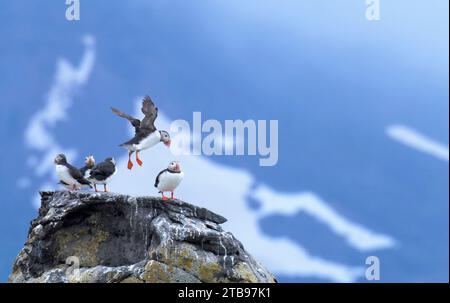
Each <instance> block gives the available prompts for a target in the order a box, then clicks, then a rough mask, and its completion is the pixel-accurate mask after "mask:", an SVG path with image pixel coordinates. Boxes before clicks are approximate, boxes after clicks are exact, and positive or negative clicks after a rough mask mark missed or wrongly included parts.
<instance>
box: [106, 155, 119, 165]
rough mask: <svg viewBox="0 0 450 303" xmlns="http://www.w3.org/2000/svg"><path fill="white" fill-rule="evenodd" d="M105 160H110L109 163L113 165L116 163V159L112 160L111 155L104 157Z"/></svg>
mask: <svg viewBox="0 0 450 303" xmlns="http://www.w3.org/2000/svg"><path fill="white" fill-rule="evenodd" d="M105 162H110V163H112V164H113V165H114V166H115V165H116V160H114V158H113V157H108V158H106V159H105Z"/></svg>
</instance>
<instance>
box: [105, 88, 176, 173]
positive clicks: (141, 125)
mask: <svg viewBox="0 0 450 303" xmlns="http://www.w3.org/2000/svg"><path fill="white" fill-rule="evenodd" d="M111 110H112V111H113V113H115V114H116V115H118V116H119V117H122V118H125V119H127V120H128V121H130V123H131V125H133V127H134V130H135V134H134V137H133V138H132V139H131V140H129V141H127V142H125V143H122V144H120V145H119V146H121V147H124V148H126V149H127V150H128V165H127V167H128V169H132V168H133V162H132V161H131V155H132V154H133V153H134V152H136V162H137V164H139V166H142V160H141V159H140V158H139V152H140V151H142V150H144V149H148V148H151V147H153V146H155V145H156V144H158V143H159V142H163V143H164V145H166V146H167V147H170V142H171V140H170V135H169V133H168V132H167V131H164V130H157V129H156V127H155V120H156V118H157V117H158V108H157V107H155V104H154V103H153V101H152V99H151V98H150V97H149V96H145V97H144V99H143V101H142V108H141V111H142V113H143V114H144V115H145V117H144V119H142V121H141V120H139V119H136V118H134V117H132V116H130V115H128V114H125V113H123V112H121V111H120V110H118V109H116V108H114V107H111Z"/></svg>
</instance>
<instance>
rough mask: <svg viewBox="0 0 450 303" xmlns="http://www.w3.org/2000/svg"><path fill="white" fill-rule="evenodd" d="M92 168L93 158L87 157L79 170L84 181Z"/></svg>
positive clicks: (93, 164)
mask: <svg viewBox="0 0 450 303" xmlns="http://www.w3.org/2000/svg"><path fill="white" fill-rule="evenodd" d="M94 166H95V159H94V156H87V157H86V159H85V160H84V166H83V167H82V168H80V172H81V174H82V175H83V177H84V178H85V179H87V178H88V177H89V173H90V172H91V169H92V168H93V167H94Z"/></svg>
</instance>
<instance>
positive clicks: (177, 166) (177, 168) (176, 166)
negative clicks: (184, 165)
mask: <svg viewBox="0 0 450 303" xmlns="http://www.w3.org/2000/svg"><path fill="white" fill-rule="evenodd" d="M175 169H176V170H177V171H181V169H180V163H177V164H176V165H175Z"/></svg>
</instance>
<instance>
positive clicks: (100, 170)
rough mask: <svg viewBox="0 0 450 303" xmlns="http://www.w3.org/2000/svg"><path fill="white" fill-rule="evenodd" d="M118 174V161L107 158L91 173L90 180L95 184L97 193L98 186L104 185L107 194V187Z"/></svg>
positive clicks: (92, 169)
mask: <svg viewBox="0 0 450 303" xmlns="http://www.w3.org/2000/svg"><path fill="white" fill-rule="evenodd" d="M115 173H116V161H114V159H113V158H111V157H109V158H106V159H105V161H103V162H101V163H99V164H97V165H95V166H94V167H93V168H91V171H90V172H89V177H88V180H89V181H90V182H92V184H94V189H95V191H98V190H97V184H103V187H104V189H105V192H107V191H108V189H107V188H106V185H107V184H108V182H109V181H110V180H111V178H112V177H113V176H114V174H115Z"/></svg>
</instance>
